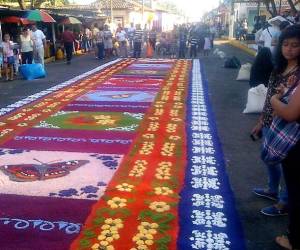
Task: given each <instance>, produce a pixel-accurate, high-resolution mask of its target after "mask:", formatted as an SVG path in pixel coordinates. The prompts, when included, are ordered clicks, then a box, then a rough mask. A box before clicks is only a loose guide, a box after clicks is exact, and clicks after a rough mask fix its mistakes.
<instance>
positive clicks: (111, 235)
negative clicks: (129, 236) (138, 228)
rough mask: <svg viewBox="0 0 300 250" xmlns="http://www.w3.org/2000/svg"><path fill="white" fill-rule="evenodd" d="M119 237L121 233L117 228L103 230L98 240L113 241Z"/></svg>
mask: <svg viewBox="0 0 300 250" xmlns="http://www.w3.org/2000/svg"><path fill="white" fill-rule="evenodd" d="M119 238H120V235H119V234H118V231H117V230H103V231H102V232H101V234H100V235H99V236H98V240H100V242H102V241H106V242H112V241H114V240H117V239H119Z"/></svg>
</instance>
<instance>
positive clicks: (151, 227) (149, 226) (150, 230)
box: [138, 221, 158, 234]
mask: <svg viewBox="0 0 300 250" xmlns="http://www.w3.org/2000/svg"><path fill="white" fill-rule="evenodd" d="M157 228H158V224H157V223H149V222H145V221H143V222H142V223H141V224H140V225H139V226H138V230H139V232H140V233H142V234H156V233H157V230H156V229H157Z"/></svg>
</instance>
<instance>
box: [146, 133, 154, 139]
mask: <svg viewBox="0 0 300 250" xmlns="http://www.w3.org/2000/svg"><path fill="white" fill-rule="evenodd" d="M143 137H144V138H146V139H154V134H144V135H143Z"/></svg>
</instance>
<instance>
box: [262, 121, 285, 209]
mask: <svg viewBox="0 0 300 250" xmlns="http://www.w3.org/2000/svg"><path fill="white" fill-rule="evenodd" d="M268 130H269V128H268V127H263V130H262V133H263V138H264V137H265V136H266V134H267V132H268ZM266 166H267V170H268V187H269V191H270V192H271V193H276V194H278V199H279V202H280V203H284V204H287V200H288V193H287V190H286V187H285V183H284V187H282V188H281V189H280V190H279V188H280V180H281V176H282V167H281V164H277V165H267V164H266Z"/></svg>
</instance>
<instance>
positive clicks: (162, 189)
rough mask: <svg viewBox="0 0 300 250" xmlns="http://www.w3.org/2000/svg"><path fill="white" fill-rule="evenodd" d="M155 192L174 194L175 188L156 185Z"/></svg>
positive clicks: (158, 193)
mask: <svg viewBox="0 0 300 250" xmlns="http://www.w3.org/2000/svg"><path fill="white" fill-rule="evenodd" d="M154 192H155V194H157V195H170V194H173V193H174V192H173V190H172V189H170V188H168V187H156V188H154Z"/></svg>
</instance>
